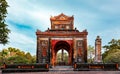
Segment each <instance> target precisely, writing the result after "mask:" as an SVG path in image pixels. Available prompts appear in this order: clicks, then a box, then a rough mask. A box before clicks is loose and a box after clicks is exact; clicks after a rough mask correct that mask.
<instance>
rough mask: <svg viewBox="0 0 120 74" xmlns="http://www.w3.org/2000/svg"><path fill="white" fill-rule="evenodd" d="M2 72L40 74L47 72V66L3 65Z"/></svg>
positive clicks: (40, 64) (42, 64) (39, 64)
mask: <svg viewBox="0 0 120 74" xmlns="http://www.w3.org/2000/svg"><path fill="white" fill-rule="evenodd" d="M1 70H2V72H3V73H4V72H40V71H49V65H48V64H46V63H36V64H9V65H8V64H4V65H3V67H2V69H1Z"/></svg>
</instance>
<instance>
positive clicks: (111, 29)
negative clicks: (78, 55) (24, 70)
mask: <svg viewBox="0 0 120 74" xmlns="http://www.w3.org/2000/svg"><path fill="white" fill-rule="evenodd" d="M7 2H8V5H9V7H8V8H7V10H8V14H7V18H6V24H7V25H8V28H9V29H10V30H11V33H10V34H9V43H8V44H7V45H5V46H4V45H0V50H2V49H4V48H8V47H15V48H19V49H21V50H22V51H25V52H30V53H31V54H32V55H36V33H35V32H36V30H37V29H39V30H41V31H43V32H44V31H45V30H46V29H47V28H50V17H51V16H56V15H59V14H61V13H64V14H65V15H68V16H72V15H74V27H76V28H77V29H78V30H79V31H83V30H84V29H87V31H88V45H92V46H94V43H95V39H96V36H97V35H99V36H100V37H101V38H102V46H104V45H106V44H108V42H109V41H110V40H111V39H113V38H114V39H120V30H119V28H120V8H119V7H120V0H7Z"/></svg>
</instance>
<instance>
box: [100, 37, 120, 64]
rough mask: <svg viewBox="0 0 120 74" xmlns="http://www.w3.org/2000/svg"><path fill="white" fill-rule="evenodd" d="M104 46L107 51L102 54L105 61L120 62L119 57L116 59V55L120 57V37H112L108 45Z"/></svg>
mask: <svg viewBox="0 0 120 74" xmlns="http://www.w3.org/2000/svg"><path fill="white" fill-rule="evenodd" d="M103 48H104V49H105V52H104V53H103V54H102V59H103V62H105V63H114V62H119V63H120V61H119V59H116V57H117V58H118V57H120V56H119V53H120V39H118V40H117V39H112V40H111V41H110V42H108V45H105V46H103Z"/></svg>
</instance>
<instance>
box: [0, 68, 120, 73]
mask: <svg viewBox="0 0 120 74" xmlns="http://www.w3.org/2000/svg"><path fill="white" fill-rule="evenodd" d="M0 74H120V71H73V68H72V67H71V66H56V67H53V68H50V71H49V72H19V73H2V72H1V71H0Z"/></svg>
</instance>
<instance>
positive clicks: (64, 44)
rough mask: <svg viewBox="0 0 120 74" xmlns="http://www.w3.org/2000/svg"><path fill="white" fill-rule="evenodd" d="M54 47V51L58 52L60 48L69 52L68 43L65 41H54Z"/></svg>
mask: <svg viewBox="0 0 120 74" xmlns="http://www.w3.org/2000/svg"><path fill="white" fill-rule="evenodd" d="M54 49H55V52H58V50H60V49H65V50H66V51H67V52H69V49H70V45H69V44H68V43H67V42H65V41H59V42H57V43H56V45H55V47H54Z"/></svg>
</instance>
